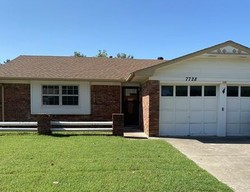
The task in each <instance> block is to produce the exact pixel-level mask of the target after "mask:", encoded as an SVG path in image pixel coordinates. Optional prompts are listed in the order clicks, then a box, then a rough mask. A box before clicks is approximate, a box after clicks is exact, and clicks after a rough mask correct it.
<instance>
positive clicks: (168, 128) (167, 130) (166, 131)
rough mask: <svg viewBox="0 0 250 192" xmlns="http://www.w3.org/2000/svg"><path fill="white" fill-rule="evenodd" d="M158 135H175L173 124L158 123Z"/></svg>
mask: <svg viewBox="0 0 250 192" xmlns="http://www.w3.org/2000/svg"><path fill="white" fill-rule="evenodd" d="M159 128H160V131H159V134H160V135H165V136H167V135H175V124H171V123H161V124H160V127H159Z"/></svg>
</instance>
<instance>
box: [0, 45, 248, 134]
mask: <svg viewBox="0 0 250 192" xmlns="http://www.w3.org/2000/svg"><path fill="white" fill-rule="evenodd" d="M0 83H1V86H2V88H1V92H2V94H1V99H0V107H1V110H0V111H1V114H0V118H1V119H2V120H4V121H30V120H35V119H36V117H37V115H39V114H44V113H46V114H50V115H51V116H52V118H53V119H55V120H70V121H79V120H111V116H112V113H120V112H122V113H124V118H125V126H132V127H137V128H138V127H140V128H141V129H142V130H143V131H144V132H145V133H146V134H147V135H149V136H166V135H168V136H186V135H194V136H195V135H205V136H207V135H214V136H246V135H248V136H249V135H250V49H249V48H248V47H245V46H243V45H240V44H238V43H235V42H233V41H227V42H225V43H222V44H218V45H215V46H212V47H209V48H207V49H203V50H201V51H197V52H195V53H192V54H188V55H185V56H182V57H179V58H176V59H173V60H169V61H164V60H137V59H115V58H88V57H86V58H85V57H57V56H19V57H17V58H16V59H14V60H12V61H11V62H9V63H7V64H5V65H4V66H2V67H1V68H0Z"/></svg>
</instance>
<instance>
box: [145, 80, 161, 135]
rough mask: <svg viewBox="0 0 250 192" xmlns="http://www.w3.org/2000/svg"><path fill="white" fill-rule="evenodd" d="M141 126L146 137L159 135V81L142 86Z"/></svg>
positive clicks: (148, 82)
mask: <svg viewBox="0 0 250 192" xmlns="http://www.w3.org/2000/svg"><path fill="white" fill-rule="evenodd" d="M142 126H143V130H144V132H145V133H146V134H147V135H149V136H158V135H159V81H151V80H150V81H147V82H145V83H144V84H143V85H142Z"/></svg>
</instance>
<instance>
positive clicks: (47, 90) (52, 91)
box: [42, 85, 59, 95]
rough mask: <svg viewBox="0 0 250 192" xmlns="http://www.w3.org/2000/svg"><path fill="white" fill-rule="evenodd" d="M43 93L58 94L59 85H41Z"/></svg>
mask: <svg viewBox="0 0 250 192" xmlns="http://www.w3.org/2000/svg"><path fill="white" fill-rule="evenodd" d="M42 92H43V94H45V95H58V94H59V86H51V85H50V86H46V85H44V86H43V89H42Z"/></svg>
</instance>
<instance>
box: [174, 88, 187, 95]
mask: <svg viewBox="0 0 250 192" xmlns="http://www.w3.org/2000/svg"><path fill="white" fill-rule="evenodd" d="M176 96H187V86H176Z"/></svg>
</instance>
